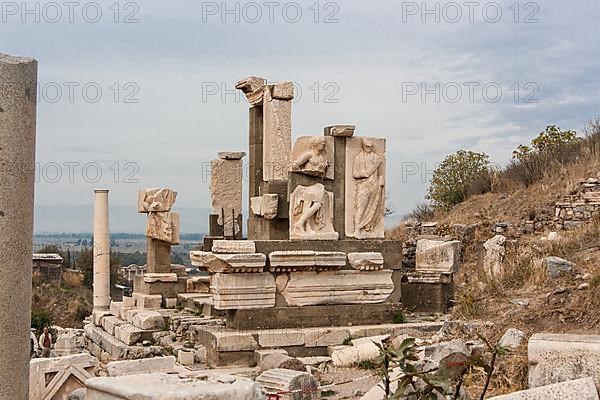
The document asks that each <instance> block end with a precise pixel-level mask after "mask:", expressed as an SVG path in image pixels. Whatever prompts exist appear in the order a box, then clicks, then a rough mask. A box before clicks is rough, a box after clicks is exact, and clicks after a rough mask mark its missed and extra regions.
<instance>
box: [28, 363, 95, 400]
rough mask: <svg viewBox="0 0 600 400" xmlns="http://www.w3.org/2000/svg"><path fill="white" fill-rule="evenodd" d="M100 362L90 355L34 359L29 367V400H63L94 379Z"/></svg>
mask: <svg viewBox="0 0 600 400" xmlns="http://www.w3.org/2000/svg"><path fill="white" fill-rule="evenodd" d="M98 364H99V361H98V359H97V358H96V357H92V356H91V355H89V354H75V355H71V356H66V357H55V358H34V359H33V360H31V363H30V366H29V375H30V385H29V399H30V400H42V399H62V398H67V396H68V395H69V393H71V392H72V391H73V390H75V389H77V388H83V387H85V386H84V383H85V382H86V381H87V380H88V379H90V378H93V377H94V369H95V368H96V367H97V366H98Z"/></svg>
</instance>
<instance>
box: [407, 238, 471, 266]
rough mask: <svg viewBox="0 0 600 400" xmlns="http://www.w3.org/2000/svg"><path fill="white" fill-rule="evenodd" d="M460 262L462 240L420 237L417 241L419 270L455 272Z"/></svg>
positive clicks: (417, 264)
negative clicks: (448, 240) (447, 240)
mask: <svg viewBox="0 0 600 400" xmlns="http://www.w3.org/2000/svg"><path fill="white" fill-rule="evenodd" d="M459 264H460V241H458V240H453V241H450V242H444V241H441V240H428V239H420V240H418V241H417V251H416V268H415V270H416V271H417V272H439V273H444V274H453V273H455V272H458V266H459Z"/></svg>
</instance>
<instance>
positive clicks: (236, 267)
mask: <svg viewBox="0 0 600 400" xmlns="http://www.w3.org/2000/svg"><path fill="white" fill-rule="evenodd" d="M190 259H191V261H192V265H193V266H194V267H198V268H202V269H206V270H207V271H208V272H210V273H213V274H214V273H255V272H262V271H263V270H264V268H265V264H266V261H267V256H265V255H264V254H261V253H246V254H243V253H237V254H216V253H211V252H205V251H190Z"/></svg>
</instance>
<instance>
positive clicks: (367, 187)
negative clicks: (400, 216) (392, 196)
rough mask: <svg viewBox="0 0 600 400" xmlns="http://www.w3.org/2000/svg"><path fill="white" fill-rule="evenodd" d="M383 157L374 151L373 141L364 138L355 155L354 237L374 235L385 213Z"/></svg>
mask: <svg viewBox="0 0 600 400" xmlns="http://www.w3.org/2000/svg"><path fill="white" fill-rule="evenodd" d="M382 162H383V158H382V157H381V156H379V155H378V154H377V153H375V151H373V142H372V141H371V140H369V139H363V140H362V149H361V151H360V152H359V153H358V154H357V155H356V156H354V162H353V163H352V177H353V178H354V181H355V183H356V194H355V198H354V237H355V238H357V239H364V238H369V237H372V236H373V233H372V232H373V231H374V230H375V229H376V228H377V226H378V225H380V223H381V220H382V218H383V214H384V209H383V207H384V201H385V195H384V185H385V179H384V177H383V176H382V175H380V173H379V169H380V166H381V164H382Z"/></svg>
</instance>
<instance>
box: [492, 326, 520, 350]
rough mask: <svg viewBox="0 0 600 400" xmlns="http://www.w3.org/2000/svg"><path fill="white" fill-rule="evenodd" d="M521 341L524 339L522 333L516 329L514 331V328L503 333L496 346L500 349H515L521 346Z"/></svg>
mask: <svg viewBox="0 0 600 400" xmlns="http://www.w3.org/2000/svg"><path fill="white" fill-rule="evenodd" d="M523 339H525V333H524V332H522V331H520V330H518V329H515V328H510V329H509V330H507V331H506V332H505V333H504V335H503V336H502V338H500V341H499V342H498V344H499V345H500V346H502V347H508V348H511V349H516V348H518V347H519V346H521V343H522V342H523Z"/></svg>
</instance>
